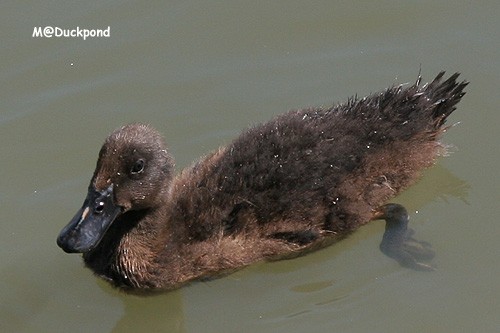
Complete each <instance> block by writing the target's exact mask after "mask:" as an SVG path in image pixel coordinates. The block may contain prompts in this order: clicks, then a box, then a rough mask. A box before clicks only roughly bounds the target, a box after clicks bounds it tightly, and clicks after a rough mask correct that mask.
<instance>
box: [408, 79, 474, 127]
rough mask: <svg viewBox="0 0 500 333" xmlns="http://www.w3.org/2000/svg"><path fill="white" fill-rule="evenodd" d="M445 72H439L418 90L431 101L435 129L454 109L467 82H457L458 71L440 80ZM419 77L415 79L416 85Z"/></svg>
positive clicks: (463, 93)
mask: <svg viewBox="0 0 500 333" xmlns="http://www.w3.org/2000/svg"><path fill="white" fill-rule="evenodd" d="M444 74H445V72H444V71H442V72H440V73H439V74H438V75H437V76H436V78H435V79H434V80H433V81H432V82H431V83H429V84H427V85H424V86H423V87H422V88H420V89H419V90H418V93H419V94H422V95H423V96H425V97H426V99H427V100H428V101H429V102H431V105H430V108H431V110H432V117H433V119H434V120H435V127H436V129H438V128H440V127H441V126H443V124H444V123H445V121H446V118H447V117H448V116H449V115H450V114H451V113H452V112H453V111H455V109H456V107H455V105H456V104H457V103H458V102H460V99H461V98H462V96H464V95H465V92H464V91H463V90H464V88H465V87H466V86H467V85H468V84H469V82H467V81H462V82H457V78H458V76H459V75H460V73H455V74H453V75H451V76H450V77H449V78H448V79H447V80H445V81H443V82H441V80H442V78H443V76H444ZM419 82H420V78H419V79H418V80H417V86H418V83H419Z"/></svg>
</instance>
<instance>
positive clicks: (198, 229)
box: [57, 72, 467, 290]
mask: <svg viewBox="0 0 500 333" xmlns="http://www.w3.org/2000/svg"><path fill="white" fill-rule="evenodd" d="M443 75H444V72H441V73H439V74H438V75H437V77H436V78H435V79H434V80H433V81H432V82H431V83H429V84H425V85H423V86H422V85H420V78H419V79H418V80H417V82H416V83H415V84H414V85H411V86H402V85H401V86H396V87H391V88H389V89H387V90H385V91H382V92H380V93H376V94H373V95H370V96H368V97H365V98H362V99H356V98H354V99H349V100H348V102H347V103H344V104H340V105H337V106H333V107H329V108H310V109H304V110H298V111H290V112H288V113H285V114H282V115H280V116H277V117H276V118H274V119H273V120H271V121H269V122H267V123H264V124H262V125H258V126H254V127H252V128H250V129H248V130H246V131H244V132H243V133H242V134H241V135H240V136H239V137H238V138H237V139H235V140H234V141H233V142H232V143H230V144H229V145H228V146H226V147H222V148H220V149H219V150H217V151H215V152H212V153H210V154H208V155H207V156H205V157H203V158H201V159H200V160H198V161H197V162H195V163H194V164H193V165H192V166H190V167H188V168H186V169H184V170H183V171H182V172H181V173H180V174H178V175H174V170H173V169H174V162H173V159H172V157H171V156H170V155H169V153H168V150H167V148H166V145H165V143H164V141H163V139H162V137H161V136H160V134H159V133H158V132H157V131H155V130H154V129H153V128H151V127H150V126H148V125H143V124H131V125H127V126H124V127H122V128H120V129H118V130H116V131H114V132H113V133H111V135H110V136H109V137H108V138H107V139H106V141H105V142H104V145H103V147H102V148H101V151H100V153H99V159H98V161H97V166H96V169H95V172H94V175H93V177H92V180H91V182H90V185H89V188H88V194H87V198H86V199H85V201H84V203H83V206H82V208H81V209H80V210H79V211H78V213H77V214H76V215H75V217H74V218H73V219H72V220H71V221H70V223H69V224H68V225H67V226H66V227H65V228H64V229H63V230H62V231H61V233H60V235H59V237H58V239H57V244H58V245H59V246H60V247H61V248H62V249H63V250H64V251H66V252H76V253H83V258H84V261H85V264H86V265H87V266H88V267H89V268H91V269H92V270H93V271H94V272H95V273H96V274H97V275H99V276H101V277H103V278H105V279H107V280H108V281H110V282H111V283H112V284H113V285H115V286H117V287H121V288H124V289H128V290H131V289H132V290H167V289H173V288H177V287H179V286H181V285H183V284H185V283H187V282H189V281H192V280H196V279H202V278H209V277H214V276H219V275H221V274H226V273H228V272H231V271H234V270H236V269H239V268H242V267H244V266H247V265H249V264H251V263H253V262H256V261H259V260H265V259H267V260H275V259H281V258H289V257H293V256H297V255H300V254H303V253H305V252H306V251H310V250H313V249H317V248H319V247H322V246H325V245H328V244H331V243H334V242H336V241H338V240H340V239H342V238H344V237H346V236H347V235H349V234H350V233H351V232H353V231H354V230H356V229H357V228H358V227H360V226H362V225H363V224H365V223H367V222H369V221H370V220H373V219H377V218H384V219H386V220H387V222H386V224H387V228H386V230H387V231H386V233H385V235H384V241H383V242H382V245H381V249H382V251H383V252H384V253H386V254H387V255H388V256H390V257H393V258H395V259H396V260H398V261H399V262H400V263H401V264H403V265H406V266H410V267H413V268H422V267H424V268H425V265H426V264H420V263H419V262H418V260H419V257H418V256H416V252H415V251H411V250H408V247H407V244H408V242H410V241H414V240H413V239H411V238H410V237H409V236H408V231H407V227H406V225H407V222H408V215H407V213H406V210H404V208H403V209H396V208H399V207H400V206H398V205H393V206H390V205H388V206H382V207H381V205H383V204H384V203H385V202H386V201H387V200H388V199H389V198H391V197H394V196H395V195H396V194H398V193H399V192H400V191H401V190H403V189H404V188H406V187H408V186H409V185H411V184H412V183H414V182H415V181H416V180H417V178H418V177H419V175H420V173H421V171H422V169H424V168H426V167H429V166H431V165H432V164H433V163H434V162H435V160H436V158H437V156H439V155H440V154H443V153H444V152H445V147H444V145H442V144H441V143H440V142H439V141H438V139H439V137H440V135H441V134H442V133H443V132H444V131H445V130H446V128H447V127H446V126H445V125H444V124H445V120H446V118H447V117H448V116H449V115H450V114H451V113H452V112H453V110H455V105H456V104H457V103H458V102H459V101H460V99H461V97H462V96H463V95H464V92H463V89H464V87H465V86H466V85H467V82H460V83H459V82H457V77H458V74H454V75H452V76H451V77H450V78H448V79H447V80H445V81H443V80H442V78H443ZM423 244H424V243H420V245H423ZM424 247H425V246H424ZM429 267H430V266H429Z"/></svg>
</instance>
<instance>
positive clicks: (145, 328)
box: [113, 291, 186, 333]
mask: <svg viewBox="0 0 500 333" xmlns="http://www.w3.org/2000/svg"><path fill="white" fill-rule="evenodd" d="M120 298H121V300H122V301H123V304H124V307H125V309H124V311H125V313H124V314H123V316H122V318H121V319H120V320H119V321H118V322H117V323H116V325H115V327H114V328H113V332H116V333H118V332H119V333H122V332H137V331H138V329H140V331H141V332H179V333H181V332H186V328H185V323H184V321H185V320H184V311H183V306H182V293H181V292H180V291H173V292H168V293H165V294H159V295H155V296H147V297H142V296H131V295H125V294H124V293H120Z"/></svg>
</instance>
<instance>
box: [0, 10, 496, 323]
mask: <svg viewBox="0 0 500 333" xmlns="http://www.w3.org/2000/svg"><path fill="white" fill-rule="evenodd" d="M499 14H500V7H499V4H498V2H496V1H483V2H481V4H478V3H469V2H465V1H461V2H450V1H444V2H438V3H436V2H432V1H427V2H409V1H408V2H390V1H383V2H376V3H375V2H374V3H373V4H372V3H364V2H359V3H356V2H351V3H349V4H338V3H335V2H332V1H316V2H307V3H306V2H298V1H297V2H291V1H286V2H284V1H274V2H251V3H250V2H234V1H219V2H203V1H185V2H179V3H178V4H164V3H162V2H157V3H148V5H145V4H144V3H142V2H133V1H132V2H127V3H122V2H117V1H108V2H105V3H99V4H97V5H96V4H88V3H84V2H74V3H73V2H57V1H51V2H45V3H41V2H32V3H31V4H29V5H28V4H26V2H23V3H20V2H19V3H10V4H9V3H8V4H5V3H3V4H2V5H0V18H1V19H0V25H1V30H0V31H1V33H0V40H1V41H2V49H1V51H0V85H1V89H0V96H1V98H0V101H1V102H0V105H1V108H0V140H1V144H0V156H2V158H1V159H0V166H1V170H2V171H3V174H2V177H1V180H0V184H1V186H0V206H1V207H0V228H1V229H0V244H1V245H2V251H1V253H0V263H1V264H0V295H1V297H0V299H1V301H0V331H2V332H42V331H46V332H48V331H50V332H67V331H68V330H71V331H75V332H79V331H81V332H89V331H94V332H137V331H166V332H167V331H168V332H255V331H258V332H304V331H308V332H325V331H335V332H401V331H405V332H419V331H433V332H457V331H481V332H497V331H499V330H500V321H499V320H498V313H499V311H500V305H499V303H498V301H497V300H498V298H499V296H500V287H498V281H497V277H498V276H499V274H500V265H499V264H498V257H499V255H500V245H498V244H499V242H498V235H499V234H500V224H499V223H497V217H498V213H500V209H499V208H498V199H499V195H498V189H499V188H500V186H499V185H500V184H499V180H498V179H499V177H498V165H499V156H500V154H499V153H500V151H499V148H498V130H497V126H498V124H499V122H500V116H499V113H498V103H499V102H500V100H499V98H498V93H497V85H498V81H499V79H500V65H499V63H498V59H499V58H500V54H499V53H500V52H499V51H500V49H499V45H500V43H499V38H498V31H499V28H500V24H499V22H498V16H499ZM46 25H52V26H59V27H62V28H74V27H76V26H80V27H82V28H83V27H86V28H99V29H103V28H106V27H107V26H110V29H111V37H110V38H99V39H87V40H85V41H84V40H82V39H81V38H70V39H68V38H65V39H63V38H50V39H48V38H32V37H31V35H32V32H33V27H35V26H46ZM442 69H444V70H447V71H449V72H450V73H451V72H454V71H460V72H462V73H463V77H464V78H466V79H468V80H469V81H471V84H470V86H469V87H468V88H467V91H468V93H467V95H466V96H465V97H464V100H463V101H462V102H461V103H460V105H459V107H458V111H457V112H456V113H455V114H453V115H452V117H451V118H450V124H454V123H458V122H460V124H459V125H458V126H456V127H454V128H452V129H451V130H450V131H449V132H448V133H447V134H446V136H445V139H444V141H445V142H447V143H452V144H453V145H454V146H455V148H453V149H452V150H453V151H454V152H453V154H451V156H449V157H447V158H444V159H440V160H439V162H438V165H437V166H436V167H434V168H432V169H430V170H428V171H426V172H425V174H424V178H423V179H422V181H421V182H420V183H418V184H417V185H416V186H414V187H412V188H411V189H409V190H408V191H406V192H405V193H404V194H402V195H401V196H399V197H398V198H397V199H396V200H395V201H397V202H400V203H402V204H404V205H405V206H406V207H407V208H408V209H409V211H410V212H412V221H411V223H412V227H413V228H414V229H415V230H416V232H417V236H418V237H419V238H420V239H425V240H427V241H429V242H431V243H432V244H433V246H434V248H435V250H436V251H437V257H436V259H435V264H436V265H437V266H438V270H437V271H436V272H432V273H422V272H414V271H411V270H407V269H404V268H401V267H399V266H398V265H397V264H396V263H395V262H393V261H392V260H389V259H387V258H386V257H385V256H383V255H382V254H381V253H380V252H379V251H378V243H379V241H380V239H381V236H382V233H383V222H374V223H372V224H370V225H367V226H366V227H364V228H362V229H361V230H359V232H357V233H355V234H354V235H353V236H352V237H350V238H349V239H347V240H345V241H343V242H341V243H339V244H337V245H335V246H333V247H330V248H327V249H325V250H322V251H319V252H316V253H314V254H311V255H308V256H306V257H302V258H299V259H296V260H291V261H283V262H277V263H272V264H257V265H255V266H252V267H250V268H248V269H245V270H243V271H240V272H237V273H236V274H233V275H231V276H229V277H226V278H223V279H219V280H216V281H211V282H208V283H197V284H193V285H192V286H190V287H187V288H183V289H181V290H178V291H175V292H172V293H167V294H163V295H160V296H156V297H150V298H140V297H136V296H129V295H126V294H123V293H120V292H117V291H116V290H113V289H112V288H111V287H109V286H108V285H107V284H106V283H105V282H103V281H100V280H98V279H97V278H95V277H94V276H93V275H92V273H91V272H90V271H88V270H87V269H85V268H84V267H83V265H82V264H81V260H80V258H79V256H77V255H66V254H64V253H63V252H62V251H61V250H60V249H59V248H57V246H56V244H55V238H56V236H57V234H58V232H59V230H60V229H61V228H62V227H63V226H64V225H65V224H66V223H67V222H68V221H69V219H70V218H71V217H72V216H73V214H74V213H75V212H76V210H77V209H78V208H79V207H80V205H81V203H82V201H83V199H84V195H85V192H86V187H87V185H88V181H89V180H90V176H91V174H92V172H93V168H94V165H95V160H96V158H97V152H98V149H99V148H100V145H101V143H102V141H103V140H104V138H105V137H106V136H107V134H108V133H109V132H110V131H111V130H113V129H114V128H116V127H118V126H120V125H122V124H125V123H128V122H132V121H142V122H148V123H151V124H153V125H154V126H155V127H156V128H158V129H159V130H160V131H161V132H162V133H164V134H165V136H166V138H167V140H168V142H169V144H170V147H171V150H172V153H173V154H174V156H175V157H176V160H177V166H178V168H182V167H184V166H186V165H187V164H189V163H190V162H191V161H192V160H194V159H196V158H197V157H199V156H201V155H203V154H205V153H206V152H208V151H210V150H212V149H215V148H216V147H218V146H219V145H222V144H225V143H227V142H229V141H230V140H231V138H233V137H235V136H237V135H238V133H239V132H240V130H241V129H242V128H245V127H247V126H249V125H251V124H254V123H257V122H261V121H265V120H267V119H269V118H271V117H272V116H273V115H276V114H278V113H281V112H284V111H286V110H288V109H291V108H300V107H306V106H318V105H330V104H332V103H333V102H339V101H344V100H346V98H347V97H349V96H351V95H353V94H356V93H357V94H358V95H365V94H368V93H370V92H374V91H377V90H380V89H383V88H385V87H386V86H389V85H391V84H393V83H401V82H411V81H414V80H415V79H416V77H417V75H418V72H419V71H420V70H421V71H422V74H423V76H424V79H427V80H429V79H432V77H433V76H434V75H435V74H436V73H437V72H438V71H440V70H442ZM416 211H418V213H416Z"/></svg>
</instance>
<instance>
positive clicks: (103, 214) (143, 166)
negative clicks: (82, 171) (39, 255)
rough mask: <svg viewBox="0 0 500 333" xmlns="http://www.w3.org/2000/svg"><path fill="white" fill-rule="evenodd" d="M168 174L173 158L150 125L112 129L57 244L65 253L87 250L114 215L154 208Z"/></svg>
mask: <svg viewBox="0 0 500 333" xmlns="http://www.w3.org/2000/svg"><path fill="white" fill-rule="evenodd" d="M172 175H173V160H172V158H171V156H170V155H169V153H168V151H167V148H166V145H165V142H164V140H163V138H162V137H161V135H160V134H159V133H158V132H157V131H156V130H154V129H153V128H152V127H150V126H148V125H144V124H130V125H126V126H124V127H122V128H120V129H117V130H116V131H114V132H113V133H111V134H110V135H109V136H108V138H107V139H106V141H105V142H104V145H103V146H102V148H101V151H100V152H99V159H98V160H97V166H96V169H95V172H94V175H93V177H92V180H91V182H90V185H89V188H88V194H87V197H86V199H85V201H84V203H83V206H82V208H81V209H80V210H79V211H78V212H77V214H76V215H75V217H74V218H73V219H72V220H71V221H70V223H69V224H68V225H67V226H66V227H65V228H64V229H63V230H62V231H61V233H60V234H59V237H58V239H57V244H58V245H59V246H60V247H61V248H62V249H63V250H64V251H66V252H78V253H84V252H88V251H90V250H92V249H93V248H94V247H95V246H96V245H97V244H98V243H99V241H100V240H101V239H102V237H103V236H104V234H105V233H106V231H107V230H108V228H109V227H110V226H111V224H112V223H113V221H115V220H116V218H117V217H118V216H119V215H121V214H123V213H125V212H127V211H130V210H142V209H148V208H156V207H159V206H160V205H161V204H162V203H163V201H164V200H165V199H166V192H167V191H168V189H169V183H170V181H171V179H172Z"/></svg>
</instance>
